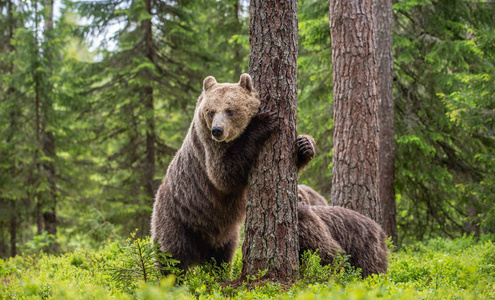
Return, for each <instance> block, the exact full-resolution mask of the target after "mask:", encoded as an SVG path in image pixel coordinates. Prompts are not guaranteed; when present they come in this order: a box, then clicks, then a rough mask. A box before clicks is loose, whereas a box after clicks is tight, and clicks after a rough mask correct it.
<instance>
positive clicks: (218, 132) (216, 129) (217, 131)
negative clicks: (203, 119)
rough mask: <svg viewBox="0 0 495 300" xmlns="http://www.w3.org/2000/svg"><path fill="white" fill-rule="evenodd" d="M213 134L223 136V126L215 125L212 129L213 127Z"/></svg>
mask: <svg viewBox="0 0 495 300" xmlns="http://www.w3.org/2000/svg"><path fill="white" fill-rule="evenodd" d="M211 134H212V135H213V136H214V137H217V138H218V137H221V136H222V134H223V128H222V127H220V126H214V127H213V128H212V129H211Z"/></svg>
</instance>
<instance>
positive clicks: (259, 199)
mask: <svg viewBox="0 0 495 300" xmlns="http://www.w3.org/2000/svg"><path fill="white" fill-rule="evenodd" d="M250 12H251V21H250V38H249V42H250V54H249V72H250V74H251V75H252V77H253V81H254V86H255V88H256V89H257V90H258V91H259V92H260V99H261V102H262V104H261V105H262V108H263V109H268V110H271V111H277V112H278V115H279V118H280V119H279V120H280V121H279V123H278V128H277V129H276V130H275V133H274V134H273V136H272V137H271V138H270V139H269V140H268V141H267V142H266V144H265V146H264V148H263V150H262V151H261V153H260V156H259V158H258V160H257V162H256V163H255V165H254V167H253V169H252V170H251V173H250V176H249V189H248V197H247V198H248V200H247V218H246V226H245V240H244V244H243V248H242V250H243V270H242V276H241V278H246V276H247V275H249V276H256V275H258V270H267V273H266V276H267V277H268V278H270V279H271V280H279V281H291V280H294V279H295V278H296V277H297V276H298V273H299V254H298V252H299V243H298V234H297V168H296V163H295V162H296V157H295V151H294V149H295V145H294V141H295V139H296V136H297V132H296V117H297V30H298V28H297V1H296V0H292V1H281V0H270V1H263V0H252V1H251V5H250Z"/></svg>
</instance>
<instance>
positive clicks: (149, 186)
mask: <svg viewBox="0 0 495 300" xmlns="http://www.w3.org/2000/svg"><path fill="white" fill-rule="evenodd" d="M145 4H146V11H147V12H148V14H149V15H150V16H151V15H152V12H151V0H145ZM143 27H144V41H145V55H146V58H147V59H148V60H149V61H150V62H153V43H152V42H153V32H152V24H151V19H146V20H143ZM150 81H151V80H150ZM143 92H144V105H145V107H146V110H145V111H146V163H145V173H144V174H145V182H146V183H145V184H146V191H147V193H148V195H149V196H150V197H149V198H150V199H153V197H154V196H155V191H156V187H155V185H154V181H153V177H154V176H155V142H156V136H155V117H154V104H153V101H154V99H153V87H152V86H145V87H144V88H143Z"/></svg>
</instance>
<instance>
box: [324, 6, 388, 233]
mask: <svg viewBox="0 0 495 300" xmlns="http://www.w3.org/2000/svg"><path fill="white" fill-rule="evenodd" d="M329 21H330V32H331V36H332V61H333V91H334V96H333V98H334V122H335V129H334V130H335V131H334V154H333V171H332V192H331V198H330V202H331V205H337V206H343V207H347V208H350V209H352V210H355V211H358V212H360V213H362V214H363V215H366V216H368V217H370V218H372V219H373V220H375V221H377V222H378V223H379V224H381V221H382V220H381V217H382V216H381V203H380V201H379V199H378V187H379V177H378V137H379V136H378V95H377V87H376V82H377V74H376V70H377V69H376V56H375V37H374V30H373V3H372V0H361V1H359V0H330V18H329Z"/></svg>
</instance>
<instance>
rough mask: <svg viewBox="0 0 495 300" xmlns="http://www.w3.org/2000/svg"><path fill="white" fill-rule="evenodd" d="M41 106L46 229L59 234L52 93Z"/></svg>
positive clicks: (48, 25) (48, 18)
mask: <svg viewBox="0 0 495 300" xmlns="http://www.w3.org/2000/svg"><path fill="white" fill-rule="evenodd" d="M44 22H45V23H44V33H43V35H44V38H45V40H46V41H51V40H52V39H53V0H45V10H44ZM50 47H51V46H48V47H47V49H46V56H47V58H48V59H49V64H48V65H47V67H46V69H47V70H48V71H49V72H51V71H52V69H53V68H52V66H51V64H50V62H51V61H52V60H53V59H54V55H53V52H52V51H51V48H50ZM43 98H44V99H42V101H41V106H42V114H43V116H42V118H41V137H42V150H43V155H45V156H46V157H49V158H50V160H47V161H46V162H44V163H43V164H42V168H43V174H44V176H47V181H48V185H49V188H50V190H49V193H48V195H47V197H46V198H45V199H44V200H46V201H45V203H44V204H45V205H48V207H49V209H50V211H46V212H43V221H44V225H45V227H44V229H45V231H46V232H47V233H48V234H51V235H53V236H54V237H56V236H57V197H58V192H57V185H56V170H55V164H54V160H55V159H56V156H57V152H56V148H55V137H54V135H53V132H52V131H51V130H48V129H47V123H48V116H49V115H50V114H51V113H52V110H53V106H52V100H51V99H50V98H52V97H51V95H48V94H45V95H43ZM58 248H59V244H58V243H56V242H55V243H53V244H52V245H51V250H52V251H57V250H58Z"/></svg>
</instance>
